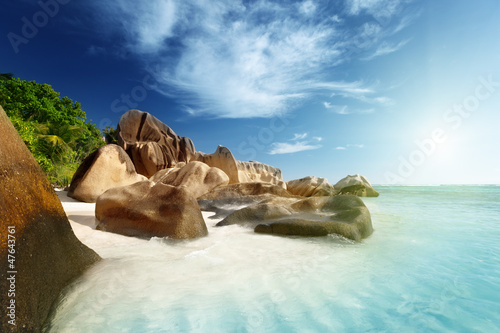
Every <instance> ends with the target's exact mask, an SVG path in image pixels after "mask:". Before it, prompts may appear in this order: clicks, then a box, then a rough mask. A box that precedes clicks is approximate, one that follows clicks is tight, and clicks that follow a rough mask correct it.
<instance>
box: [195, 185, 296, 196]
mask: <svg viewBox="0 0 500 333" xmlns="http://www.w3.org/2000/svg"><path fill="white" fill-rule="evenodd" d="M263 194H271V195H274V196H279V197H293V195H292V194H290V193H289V192H287V190H285V189H284V188H283V187H281V186H278V185H273V184H269V183H239V184H229V185H226V186H219V187H216V188H214V189H213V190H212V191H210V192H209V193H207V194H205V195H203V196H201V197H200V198H199V199H229V198H240V197H247V196H256V195H263Z"/></svg>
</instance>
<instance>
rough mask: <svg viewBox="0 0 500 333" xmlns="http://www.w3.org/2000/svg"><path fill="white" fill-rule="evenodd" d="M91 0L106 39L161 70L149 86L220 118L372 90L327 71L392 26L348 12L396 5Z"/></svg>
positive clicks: (391, 11) (389, 10)
mask: <svg viewBox="0 0 500 333" xmlns="http://www.w3.org/2000/svg"><path fill="white" fill-rule="evenodd" d="M92 3H93V4H94V7H93V8H94V9H97V10H94V13H93V16H96V17H100V18H101V19H102V21H101V22H100V23H101V24H100V25H99V26H100V29H101V31H105V33H106V34H107V35H106V36H104V37H105V38H108V39H109V38H114V40H116V44H117V45H121V46H122V47H123V48H124V49H125V50H126V52H127V54H132V55H135V56H136V57H138V58H139V59H140V60H141V61H143V62H144V65H145V66H151V65H156V66H160V67H161V70H160V71H157V72H155V76H156V77H155V79H156V80H157V82H158V83H159V84H158V88H157V90H158V92H160V93H162V94H165V95H168V96H172V95H175V96H176V97H177V98H180V99H182V101H181V102H182V103H183V104H184V105H186V106H187V108H186V110H189V114H190V115H191V116H200V115H208V116H213V117H225V118H251V117H272V116H275V115H279V114H284V113H287V112H290V111H291V110H293V109H294V108H296V107H297V106H298V105H300V103H301V102H302V101H303V100H304V99H306V98H310V97H313V96H318V95H321V94H324V93H325V92H336V93H340V94H342V93H343V94H345V95H346V96H347V95H349V96H356V97H357V98H366V95H367V94H372V95H376V94H377V92H376V91H373V89H372V88H370V87H368V86H367V85H366V84H364V83H363V82H362V81H352V82H343V81H338V80H335V79H334V77H332V73H333V72H332V71H331V69H332V68H335V67H336V66H338V65H340V64H342V63H344V62H346V61H348V60H349V59H350V58H351V57H353V50H354V49H356V50H363V51H365V54H366V51H368V50H370V49H371V48H375V47H377V46H378V44H377V43H378V41H379V40H380V36H383V35H384V34H385V33H386V32H385V31H386V30H387V31H389V30H390V28H391V27H389V26H385V25H382V24H380V22H359V21H357V20H353V22H351V23H349V22H350V21H349V20H350V19H351V18H352V16H353V15H358V14H361V13H365V12H366V13H369V14H371V15H375V14H374V13H377V10H381V8H383V9H384V11H383V13H382V14H380V13H379V14H377V15H378V16H380V17H391V16H392V15H395V14H396V13H398V10H399V7H400V5H399V1H396V0H392V1H389V0H385V1H382V0H378V1H377V0H371V1H368V0H364V1H360V0H350V1H347V6H346V10H345V11H339V10H333V9H332V8H329V7H328V6H326V5H325V4H323V3H322V2H319V1H314V0H305V1H297V2H296V3H295V5H294V6H289V5H287V4H283V3H281V2H278V1H271V0H259V1H255V2H243V1H241V0H240V1H235V0H221V1H208V0H197V1H182V0H151V1H147V2H138V1H135V2H133V1H127V0H116V1H112V2H103V1H97V0H93V2H92ZM348 23H349V24H348ZM394 24H397V22H395V23H394ZM391 31H394V27H392V30H391ZM358 37H362V38H358ZM359 41H362V42H360V43H359ZM375 52H376V51H375ZM380 52H383V49H381V51H380ZM386 52H387V50H386ZM359 54H361V53H359ZM372 98H375V97H372Z"/></svg>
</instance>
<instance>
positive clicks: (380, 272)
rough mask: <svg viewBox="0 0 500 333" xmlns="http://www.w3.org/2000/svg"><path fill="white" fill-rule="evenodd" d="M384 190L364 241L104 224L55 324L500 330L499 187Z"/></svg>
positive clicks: (116, 328)
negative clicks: (191, 233) (148, 230)
mask: <svg viewBox="0 0 500 333" xmlns="http://www.w3.org/2000/svg"><path fill="white" fill-rule="evenodd" d="M377 190H379V191H380V197H378V198H365V199H363V200H364V202H365V203H366V205H367V206H368V208H369V210H370V212H371V214H372V220H373V226H374V229H375V231H374V233H373V235H372V236H371V237H370V238H368V239H365V240H364V241H363V242H361V243H354V242H352V241H349V240H346V239H343V238H340V237H336V236H328V237H319V238H293V237H277V236H270V235H262V234H255V233H253V231H252V230H251V229H247V228H243V227H239V226H226V227H214V225H215V224H216V223H217V222H218V220H212V219H207V221H208V224H209V225H208V228H209V233H210V234H209V236H208V237H205V238H202V239H198V240H193V241H172V240H162V239H152V240H150V241H139V240H137V241H136V240H133V241H132V240H130V241H126V242H121V243H120V242H119V241H118V242H117V241H115V240H112V239H113V237H112V236H111V234H106V233H101V234H100V236H99V237H100V240H101V243H100V244H99V246H98V247H97V248H95V249H96V251H97V252H98V253H99V254H100V255H101V256H102V257H103V258H105V259H104V260H103V261H102V262H101V263H100V264H98V265H96V266H95V267H94V268H93V269H91V270H90V271H88V272H87V274H85V275H84V276H83V277H82V278H81V279H80V280H79V281H78V282H77V283H75V284H74V285H73V286H72V287H71V288H70V290H69V291H68V293H67V294H66V296H65V298H64V300H63V301H62V302H61V304H60V305H59V307H58V310H57V313H56V317H55V319H54V321H53V323H52V327H51V329H50V332H380V331H387V332H394V331H403V332H424V331H425V332H498V331H500V187H498V186H436V187H384V186H381V187H378V188H377ZM208 215H210V214H208ZM208 215H207V216H208ZM96 232H97V231H96ZM108 235H109V239H110V241H109V245H107V243H106V242H105V241H106V239H108V238H107V237H108Z"/></svg>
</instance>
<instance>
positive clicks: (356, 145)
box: [335, 143, 365, 150]
mask: <svg viewBox="0 0 500 333" xmlns="http://www.w3.org/2000/svg"><path fill="white" fill-rule="evenodd" d="M364 147H365V145H364V144H358V143H348V144H347V145H345V146H339V147H336V148H335V149H337V150H347V149H348V148H358V149H362V148H364Z"/></svg>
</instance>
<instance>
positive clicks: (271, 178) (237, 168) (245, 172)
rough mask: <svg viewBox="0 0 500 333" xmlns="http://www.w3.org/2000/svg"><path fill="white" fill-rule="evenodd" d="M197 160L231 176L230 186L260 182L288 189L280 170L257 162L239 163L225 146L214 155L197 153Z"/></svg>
mask: <svg viewBox="0 0 500 333" xmlns="http://www.w3.org/2000/svg"><path fill="white" fill-rule="evenodd" d="M197 159H198V161H201V162H203V163H206V164H208V165H209V166H211V167H216V168H219V169H221V170H222V171H224V172H225V173H226V174H227V175H228V176H229V184H236V183H249V182H260V183H270V184H274V185H278V186H281V187H283V188H286V184H285V182H283V176H282V174H281V170H280V169H278V168H276V167H273V166H270V165H267V164H264V163H260V162H256V161H250V162H244V161H238V160H236V159H235V158H234V155H233V153H232V152H231V151H230V150H229V149H228V148H226V147H224V146H218V147H217V149H216V150H215V152H214V153H213V154H205V153H202V152H197Z"/></svg>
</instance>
